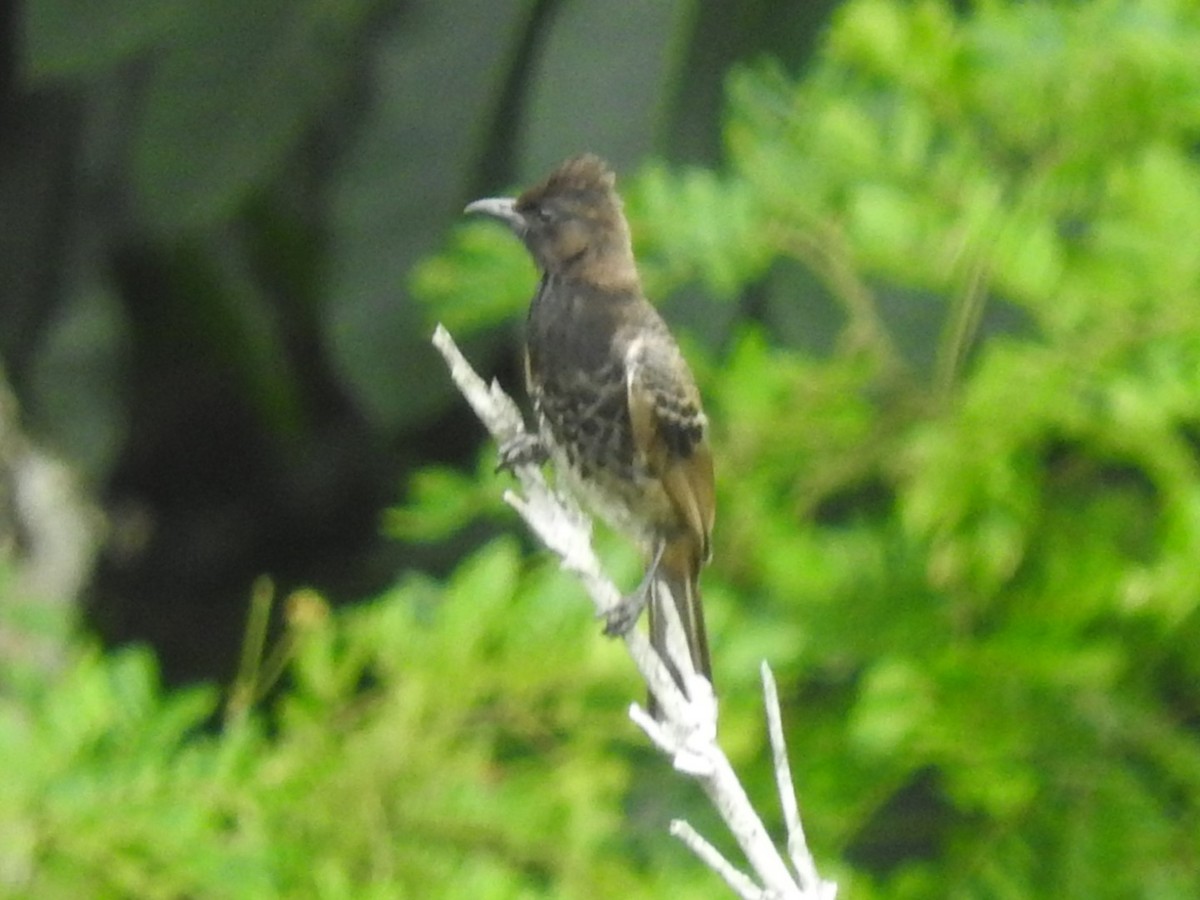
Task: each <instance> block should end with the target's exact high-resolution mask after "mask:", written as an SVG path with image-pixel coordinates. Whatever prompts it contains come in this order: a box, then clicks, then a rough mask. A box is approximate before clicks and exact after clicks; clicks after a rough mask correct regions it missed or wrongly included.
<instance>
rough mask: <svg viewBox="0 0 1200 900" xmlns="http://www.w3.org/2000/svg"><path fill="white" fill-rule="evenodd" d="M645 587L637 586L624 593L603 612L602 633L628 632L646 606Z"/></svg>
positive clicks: (612, 635) (614, 634)
mask: <svg viewBox="0 0 1200 900" xmlns="http://www.w3.org/2000/svg"><path fill="white" fill-rule="evenodd" d="M646 600H647V597H646V589H645V587H644V586H639V587H638V588H637V590H635V591H633V593H630V594H626V595H625V596H624V597H622V598H621V599H620V600H618V601H617V602H616V603H615V604H614V605H613V606H611V607H609V609H608V610H607V611H606V612H605V613H604V633H605V634H606V635H607V636H608V637H621V636H622V635H625V634H628V633H629V632H630V631H631V630H632V629H633V626H634V625H636V624H637V620H638V619H639V618H640V617H641V615H642V610H643V609H645V608H646Z"/></svg>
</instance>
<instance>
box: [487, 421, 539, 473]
mask: <svg viewBox="0 0 1200 900" xmlns="http://www.w3.org/2000/svg"><path fill="white" fill-rule="evenodd" d="M549 458H550V453H549V451H548V450H547V449H546V445H545V444H544V443H542V439H541V438H540V437H538V436H537V435H536V434H530V433H529V432H528V431H522V432H521V433H520V434H518V435H517V436H516V437H512V438H509V439H508V440H507V441H505V442H504V443H503V444H501V445H500V461H499V462H498V463H496V471H497V472H511V471H513V470H514V469H515V468H516V467H517V466H525V465H534V466H540V465H541V464H542V463H544V462H545V461H546V460H547V459H549Z"/></svg>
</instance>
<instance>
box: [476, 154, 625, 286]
mask: <svg viewBox="0 0 1200 900" xmlns="http://www.w3.org/2000/svg"><path fill="white" fill-rule="evenodd" d="M465 212H468V213H483V214H484V215H488V216H492V217H493V218H496V219H500V220H501V221H502V222H504V223H505V224H507V225H508V226H509V228H511V229H512V231H513V233H515V234H516V235H517V236H518V237H519V238H521V240H522V241H524V243H525V246H526V247H527V248H528V249H529V252H530V254H531V255H532V256H533V259H534V262H536V263H537V265H538V268H540V269H541V270H543V271H545V272H549V273H550V274H552V275H563V276H574V277H579V278H584V279H587V280H589V281H591V282H592V283H594V284H598V285H611V286H613V287H628V286H629V285H631V284H636V283H637V270H636V268H635V267H634V262H633V250H632V248H631V247H630V242H629V226H628V225H627V224H626V222H625V214H624V213H623V212H622V211H621V198H620V196H619V195H618V194H617V191H616V176H614V175H613V172H612V170H611V169H609V168H608V166H607V165H606V164H605V163H604V161H603V160H601V159H600V158H599V157H597V156H593V155H592V154H590V153H589V154H584V155H582V156H576V157H572V158H571V159H568V160H567V161H566V162H564V163H563V164H562V165H560V166H559V167H558V168H557V169H555V170H554V171H553V172H551V173H550V174H549V175H548V176H547V177H546V179H545V180H544V181H542V182H540V183H539V184H536V185H534V186H533V187H531V188H529V189H528V190H527V191H525V192H524V193H523V194H521V196H519V197H515V198H514V197H491V198H488V199H486V200H476V201H475V202H474V203H470V204H468V205H467V208H466V210H465Z"/></svg>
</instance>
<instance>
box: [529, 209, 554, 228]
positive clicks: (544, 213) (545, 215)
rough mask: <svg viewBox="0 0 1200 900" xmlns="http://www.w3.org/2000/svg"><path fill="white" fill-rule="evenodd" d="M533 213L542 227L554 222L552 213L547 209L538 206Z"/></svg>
mask: <svg viewBox="0 0 1200 900" xmlns="http://www.w3.org/2000/svg"><path fill="white" fill-rule="evenodd" d="M533 212H534V215H535V216H536V217H537V220H538V222H540V223H541V224H543V225H549V224H550V223H551V222H553V221H554V213H552V212H551V211H550V209H549V207H546V206H539V207H537V208H536V209H535V210H534V211H533Z"/></svg>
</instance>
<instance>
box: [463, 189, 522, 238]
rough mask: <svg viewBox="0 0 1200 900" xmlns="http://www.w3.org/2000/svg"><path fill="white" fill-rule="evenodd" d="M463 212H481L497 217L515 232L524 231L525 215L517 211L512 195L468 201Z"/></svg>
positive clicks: (520, 232)
mask: <svg viewBox="0 0 1200 900" xmlns="http://www.w3.org/2000/svg"><path fill="white" fill-rule="evenodd" d="M463 212H465V213H468V214H470V213H483V215H485V216H491V217H492V218H493V219H499V220H500V221H501V222H504V223H505V224H506V225H508V227H509V228H511V229H512V230H513V231H515V232H516V233H517V234H524V233H525V217H524V216H522V215H521V214H520V213H519V212H517V201H516V200H514V199H513V198H512V197H488V198H487V199H485V200H476V201H475V202H474V203H468V204H467V207H466V209H464V210H463Z"/></svg>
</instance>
